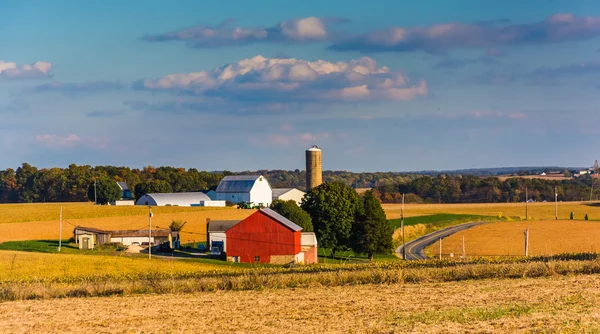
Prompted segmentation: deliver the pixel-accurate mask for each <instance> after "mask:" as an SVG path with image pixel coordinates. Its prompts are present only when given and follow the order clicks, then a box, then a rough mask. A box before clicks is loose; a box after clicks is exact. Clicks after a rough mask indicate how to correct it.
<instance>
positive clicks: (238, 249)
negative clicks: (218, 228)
mask: <svg viewBox="0 0 600 334" xmlns="http://www.w3.org/2000/svg"><path fill="white" fill-rule="evenodd" d="M301 231H302V228H301V227H300V226H298V225H296V224H295V223H293V222H292V221H290V220H289V219H287V218H285V217H283V216H282V215H280V214H278V213H277V212H275V211H273V210H271V209H269V208H265V209H261V210H259V211H256V212H255V213H253V214H252V215H250V216H249V217H248V218H246V219H244V220H242V221H240V222H239V223H237V224H236V225H234V226H232V227H231V228H229V229H228V230H226V231H225V236H226V240H227V260H228V261H233V262H256V263H272V264H286V263H304V253H303V252H302V245H301Z"/></svg>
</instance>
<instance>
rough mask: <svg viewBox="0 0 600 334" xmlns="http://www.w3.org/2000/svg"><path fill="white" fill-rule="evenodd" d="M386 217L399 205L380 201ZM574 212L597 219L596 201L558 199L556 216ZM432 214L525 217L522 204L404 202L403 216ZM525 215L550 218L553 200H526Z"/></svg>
mask: <svg viewBox="0 0 600 334" xmlns="http://www.w3.org/2000/svg"><path fill="white" fill-rule="evenodd" d="M383 208H384V210H385V213H386V215H387V217H388V219H395V218H400V208H401V205H400V204H383ZM570 212H575V218H576V219H583V217H584V216H585V214H586V213H587V214H589V217H590V219H597V220H600V202H559V203H558V216H559V218H560V219H569V214H570ZM435 213H454V214H472V215H482V216H498V215H500V214H502V216H504V217H520V218H523V219H524V218H525V203H476V204H406V205H405V206H404V215H405V216H406V217H413V216H423V215H431V214H435ZM529 217H530V218H532V219H554V203H551V202H548V203H529Z"/></svg>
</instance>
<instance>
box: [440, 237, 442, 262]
mask: <svg viewBox="0 0 600 334" xmlns="http://www.w3.org/2000/svg"><path fill="white" fill-rule="evenodd" d="M441 259H442V238H440V260H441Z"/></svg>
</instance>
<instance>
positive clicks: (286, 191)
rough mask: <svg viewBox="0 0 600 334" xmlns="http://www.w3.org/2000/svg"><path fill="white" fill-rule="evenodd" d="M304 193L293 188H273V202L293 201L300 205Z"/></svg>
mask: <svg viewBox="0 0 600 334" xmlns="http://www.w3.org/2000/svg"><path fill="white" fill-rule="evenodd" d="M305 194H306V193H305V192H304V191H302V190H298V189H295V188H275V189H273V200H280V201H290V200H292V201H294V202H296V204H298V205H300V203H302V199H303V198H304V195H305Z"/></svg>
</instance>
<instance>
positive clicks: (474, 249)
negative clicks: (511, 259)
mask: <svg viewBox="0 0 600 334" xmlns="http://www.w3.org/2000/svg"><path fill="white" fill-rule="evenodd" d="M525 229H529V255H554V254H560V253H578V252H600V222H589V221H587V222H586V221H573V220H565V221H560V220H559V221H556V220H549V221H518V222H498V223H490V224H485V225H480V226H476V227H473V228H470V229H468V230H465V231H463V232H459V233H456V234H454V235H451V236H449V237H448V238H445V239H443V240H442V254H449V253H454V254H456V255H457V256H458V255H460V254H462V238H463V236H464V238H465V251H466V254H467V256H503V255H509V256H515V255H518V256H522V255H524V234H523V231H524V230H525ZM426 253H428V254H438V253H439V244H438V243H435V244H433V245H431V246H429V247H428V248H427V249H426Z"/></svg>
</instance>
